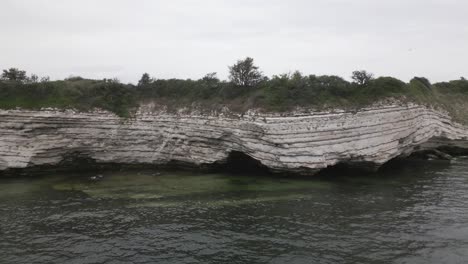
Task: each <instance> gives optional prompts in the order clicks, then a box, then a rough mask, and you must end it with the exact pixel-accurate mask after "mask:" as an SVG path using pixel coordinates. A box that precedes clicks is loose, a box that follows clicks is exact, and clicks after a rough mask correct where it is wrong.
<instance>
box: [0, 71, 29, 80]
mask: <svg viewBox="0 0 468 264" xmlns="http://www.w3.org/2000/svg"><path fill="white" fill-rule="evenodd" d="M2 79H3V80H8V81H19V82H25V81H27V79H28V77H27V76H26V71H20V70H18V69H17V68H10V69H8V70H3V73H2Z"/></svg>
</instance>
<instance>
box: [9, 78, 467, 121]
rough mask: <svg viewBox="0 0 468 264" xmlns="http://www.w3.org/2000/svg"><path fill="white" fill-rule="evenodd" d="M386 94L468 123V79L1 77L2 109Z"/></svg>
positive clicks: (288, 101)
mask: <svg viewBox="0 0 468 264" xmlns="http://www.w3.org/2000/svg"><path fill="white" fill-rule="evenodd" d="M387 99H398V100H401V101H408V102H415V103H419V104H423V105H429V106H433V107H439V108H443V109H445V110H447V111H448V112H449V113H450V114H451V115H452V116H453V117H454V118H455V119H456V120H457V121H460V122H463V123H468V116H467V115H466V113H468V112H467V111H468V103H466V102H467V100H468V81H467V80H465V79H463V78H462V79H460V80H455V81H450V82H444V83H437V84H431V83H430V82H429V81H428V80H427V79H425V78H418V77H415V78H413V79H412V80H411V81H410V82H409V83H405V82H402V81H400V80H398V79H395V78H392V77H379V78H376V79H373V80H370V81H369V82H368V83H366V84H362V85H358V84H356V83H351V82H348V81H346V80H344V79H342V78H341V77H338V76H316V75H309V76H303V75H301V74H299V73H295V74H292V75H280V76H274V77H272V78H271V79H265V80H264V81H262V82H260V83H259V84H257V85H256V86H254V87H241V86H236V85H234V84H232V83H230V82H225V81H220V80H219V79H217V78H211V79H206V78H204V79H200V80H180V79H169V80H155V81H152V82H150V83H147V84H146V85H140V86H135V85H132V84H122V83H119V82H118V81H115V80H106V79H105V80H88V79H83V78H73V79H67V80H61V81H50V82H38V83H24V82H16V81H0V108H2V109H12V108H18V107H19V108H25V109H40V108H44V107H54V108H59V109H69V108H74V109H77V110H80V111H90V110H93V109H97V108H99V109H104V110H108V111H111V112H114V113H115V114H117V115H119V116H122V117H130V116H131V115H132V113H133V112H134V111H135V110H136V109H137V107H138V105H140V104H141V103H144V102H155V103H156V104H157V105H160V106H165V107H167V108H168V110H171V109H172V110H177V109H180V108H181V107H189V108H190V107H197V108H198V109H205V110H207V111H210V110H219V109H221V108H223V107H225V106H227V107H228V108H229V109H230V110H231V111H234V112H244V111H246V110H248V109H252V108H255V109H262V110H264V111H276V112H284V111H288V110H293V109H294V108H296V107H305V108H314V109H319V110H320V109H327V108H345V109H349V108H352V109H359V108H362V107H366V106H369V105H372V104H373V103H376V102H378V101H383V100H387Z"/></svg>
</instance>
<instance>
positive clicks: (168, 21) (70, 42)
mask: <svg viewBox="0 0 468 264" xmlns="http://www.w3.org/2000/svg"><path fill="white" fill-rule="evenodd" d="M467 11H468V1H465V0H165V1H163V0H2V1H1V8H0V68H1V69H5V68H9V67H17V68H20V69H23V70H26V71H27V72H28V73H36V74H38V75H39V76H46V75H47V76H50V77H51V79H63V78H66V77H69V76H83V77H88V78H118V79H120V80H121V81H123V82H133V83H135V82H137V80H138V79H139V78H140V77H141V75H142V73H144V72H148V73H149V74H150V75H151V76H153V77H155V78H160V79H166V78H182V79H189V78H190V79H198V78H201V77H203V76H204V75H205V74H206V73H209V72H217V73H218V76H219V77H221V78H222V79H225V78H227V76H228V66H229V65H231V64H233V63H235V62H236V61H237V60H238V59H242V58H245V57H247V56H250V57H253V58H254V59H255V63H256V64H257V65H258V66H259V67H260V69H261V70H262V71H263V72H264V74H266V75H268V76H271V75H274V74H282V73H288V72H293V71H296V70H299V71H301V72H302V73H304V74H317V75H322V74H329V75H339V76H342V77H344V78H347V79H349V76H350V75H351V72H352V71H354V70H361V69H362V70H367V71H369V72H372V73H374V74H375V75H376V76H394V77H397V78H399V79H401V80H404V81H408V80H410V79H411V78H412V77H414V76H424V77H427V78H429V79H430V80H431V81H433V82H437V81H447V80H452V79H459V78H460V77H461V76H465V77H468V16H467V15H466V13H467Z"/></svg>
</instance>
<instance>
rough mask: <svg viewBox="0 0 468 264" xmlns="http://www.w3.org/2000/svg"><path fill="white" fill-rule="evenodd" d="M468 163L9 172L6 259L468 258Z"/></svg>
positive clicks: (1, 193)
mask: <svg viewBox="0 0 468 264" xmlns="http://www.w3.org/2000/svg"><path fill="white" fill-rule="evenodd" d="M467 171H468V160H467V159H461V160H457V161H455V162H453V163H451V164H449V165H444V166H439V165H437V164H435V165H431V163H427V164H423V165H418V166H409V167H406V168H402V169H401V170H397V171H392V172H385V173H383V174H381V175H375V176H374V177H354V178H349V177H338V178H334V179H330V180H306V179H284V178H265V177H257V176H254V175H244V176H232V175H223V174H192V173H185V172H184V173H175V172H171V173H169V172H168V173H165V174H162V175H160V176H153V175H152V173H151V172H148V173H146V172H140V173H139V174H138V173H134V172H125V171H124V172H117V173H105V174H103V178H102V179H101V180H90V178H89V177H63V176H64V175H56V176H51V177H45V178H37V179H21V180H15V179H13V180H5V181H1V182H0V236H1V237H2V239H1V240H0V256H2V257H1V258H0V263H3V262H4V263H64V262H67V263H106V262H107V263H129V262H133V263H155V262H165V263H195V262H201V263H207V262H211V263H284V262H289V263H314V262H315V263H350V262H351V263H352V262H354V263H465V262H466V259H468V252H467V251H466V248H468V220H467V219H468V199H466V198H467V195H468V175H467Z"/></svg>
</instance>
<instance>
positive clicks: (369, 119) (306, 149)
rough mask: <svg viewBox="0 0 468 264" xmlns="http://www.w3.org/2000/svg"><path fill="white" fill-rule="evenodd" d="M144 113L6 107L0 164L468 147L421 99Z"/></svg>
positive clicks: (387, 154)
mask: <svg viewBox="0 0 468 264" xmlns="http://www.w3.org/2000/svg"><path fill="white" fill-rule="evenodd" d="M145 109H149V108H148V107H142V108H141V110H140V111H139V112H138V113H137V114H136V115H135V117H134V118H131V119H122V118H119V117H117V116H115V115H114V114H111V113H108V112H103V111H97V112H90V113H79V112H74V111H58V110H41V111H27V110H0V171H1V170H8V169H21V168H28V167H33V166H40V165H57V164H59V163H60V162H61V161H62V160H63V159H65V158H66V157H69V156H70V155H72V156H79V157H86V158H89V159H92V160H94V161H95V162H97V163H119V164H146V165H147V164H150V165H164V164H168V163H170V162H180V163H187V164H192V165H195V166H204V165H210V164H216V163H218V164H219V163H223V162H225V161H226V160H227V159H228V157H229V155H230V153H233V152H236V153H237V152H242V153H244V154H246V155H248V156H250V157H252V158H253V159H255V160H258V161H259V162H261V164H263V165H265V166H266V167H268V168H269V169H271V170H272V171H276V172H292V173H301V174H313V173H314V172H317V171H318V170H321V169H324V168H326V167H329V166H333V165H336V164H339V163H345V164H349V165H364V166H365V167H367V168H378V167H379V166H381V165H382V164H384V163H385V162H387V161H389V160H391V159H393V158H395V157H398V156H405V155H409V154H411V153H412V152H414V151H416V150H424V149H431V148H432V149H433V148H438V147H441V146H448V147H457V148H466V149H468V128H467V127H466V126H463V125H461V124H458V123H455V122H453V121H452V120H451V118H450V117H449V116H448V115H447V114H445V113H442V112H439V111H436V110H434V109H430V108H427V107H423V106H418V105H414V104H408V105H399V104H392V105H386V106H379V107H370V108H364V109H361V110H359V111H355V112H352V111H334V112H313V111H302V112H301V113H300V112H290V113H284V114H281V115H280V114H260V113H257V112H254V111H251V112H248V113H247V114H243V115H235V114H232V113H231V114H229V115H227V114H209V115H202V114H197V113H195V112H192V113H185V114H182V113H179V114H171V113H167V112H164V111H157V112H155V111H146V110H145Z"/></svg>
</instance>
